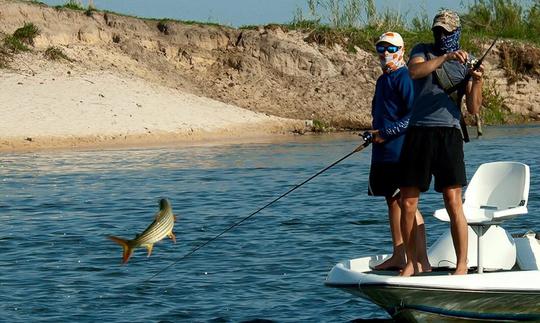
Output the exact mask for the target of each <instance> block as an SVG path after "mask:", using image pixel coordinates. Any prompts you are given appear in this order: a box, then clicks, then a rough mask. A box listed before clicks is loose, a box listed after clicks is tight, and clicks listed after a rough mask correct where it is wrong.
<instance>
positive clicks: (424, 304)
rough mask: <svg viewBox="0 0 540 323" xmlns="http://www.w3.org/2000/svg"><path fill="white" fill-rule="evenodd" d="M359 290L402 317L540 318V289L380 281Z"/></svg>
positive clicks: (516, 319)
mask: <svg viewBox="0 0 540 323" xmlns="http://www.w3.org/2000/svg"><path fill="white" fill-rule="evenodd" d="M359 289H361V291H362V294H363V295H364V297H366V298H367V299H369V300H370V301H371V302H373V303H375V304H377V305H379V306H380V307H382V308H384V309H385V310H386V311H387V312H388V313H389V314H390V315H391V316H392V317H393V318H396V319H399V320H407V321H411V322H414V321H419V322H424V321H426V320H428V321H429V320H430V319H437V320H443V319H444V320H446V321H455V320H474V321H478V320H480V321H482V320H485V321H503V322H505V321H540V292H508V291H485V290H472V289H469V290H459V289H445V288H441V289H439V288H419V287H413V286H406V285H402V286H391V285H380V284H360V286H359Z"/></svg>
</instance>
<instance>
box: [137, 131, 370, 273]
mask: <svg viewBox="0 0 540 323" xmlns="http://www.w3.org/2000/svg"><path fill="white" fill-rule="evenodd" d="M361 136H362V139H364V143H363V144H361V145H360V146H358V147H357V148H355V149H354V150H353V151H351V152H350V153H348V154H347V155H345V156H343V157H342V158H340V159H339V160H337V161H335V162H334V163H332V164H331V165H329V166H327V167H325V168H324V169H322V170H320V171H319V172H317V173H316V174H315V175H313V176H311V177H310V178H308V179H306V180H305V181H303V182H302V183H300V184H298V185H296V186H294V187H293V188H291V189H290V190H288V191H287V192H285V193H283V194H281V195H280V196H279V197H277V198H276V199H274V200H272V201H271V202H269V203H267V204H266V205H265V206H263V207H261V208H260V209H258V210H257V211H255V212H253V213H251V214H250V215H248V216H246V217H245V218H243V219H242V220H240V221H238V222H235V223H233V224H232V225H231V226H229V227H228V228H227V229H225V230H223V231H222V232H221V233H220V234H218V235H216V236H214V237H213V238H211V239H209V240H207V241H206V242H204V243H203V244H201V245H198V246H197V247H195V248H193V249H192V250H191V251H190V252H188V253H187V254H185V255H184V256H182V257H181V258H179V259H178V260H175V261H174V262H172V263H171V264H170V265H168V266H166V267H164V268H163V269H161V270H159V271H158V272H156V273H155V274H154V275H152V277H150V278H148V279H147V280H145V281H144V282H145V283H146V282H149V281H151V280H152V279H154V278H155V277H157V276H158V275H159V274H161V273H162V272H164V271H165V270H167V269H169V268H171V267H172V266H174V265H176V264H177V263H179V262H180V261H182V260H184V259H186V258H187V257H189V256H191V255H192V254H194V253H195V252H196V251H197V250H199V249H201V248H203V247H204V246H206V245H207V244H209V243H210V242H212V241H214V240H217V239H218V238H219V237H221V236H222V235H224V234H225V233H227V232H229V231H230V230H232V229H234V228H235V227H237V226H239V225H240V224H242V223H243V222H245V221H247V220H249V219H250V218H251V217H253V216H254V215H255V214H257V213H259V212H261V211H262V210H264V209H266V208H267V207H269V206H270V205H272V204H274V203H275V202H277V201H279V200H280V199H282V198H283V197H285V196H286V195H288V194H289V193H292V192H293V191H295V190H296V189H298V188H300V187H301V186H302V185H304V184H306V183H307V182H309V181H311V180H312V179H314V178H315V177H317V176H319V175H321V174H322V173H324V172H326V171H327V170H329V169H330V168H332V167H334V166H335V165H337V164H339V163H340V162H342V161H343V160H344V159H346V158H348V157H350V156H351V155H353V154H355V153H357V152H359V151H362V150H363V149H364V148H366V147H367V146H369V144H370V143H371V140H372V139H373V138H372V135H371V133H369V132H364V133H363V134H362V135H361Z"/></svg>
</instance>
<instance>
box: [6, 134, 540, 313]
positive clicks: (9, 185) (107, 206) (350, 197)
mask: <svg viewBox="0 0 540 323" xmlns="http://www.w3.org/2000/svg"><path fill="white" fill-rule="evenodd" d="M486 132H487V135H486V136H485V137H484V138H483V139H481V140H475V141H473V142H471V143H469V144H467V145H466V146H465V154H466V162H467V169H468V177H469V178H470V177H471V176H472V174H473V173H474V170H475V169H476V168H477V167H478V165H480V164H481V163H484V162H490V161H497V160H515V161H521V162H524V163H527V164H529V165H530V167H531V175H532V178H531V193H530V202H529V214H528V215H526V216H522V217H520V218H518V219H515V220H512V221H510V222H508V223H506V224H505V227H506V228H507V229H508V230H509V231H511V232H512V233H520V232H524V231H526V229H533V230H536V231H540V220H539V218H538V212H539V208H540V190H539V187H540V185H539V184H540V180H539V178H540V165H539V162H538V156H539V153H538V147H540V127H507V128H487V129H486ZM358 143H359V140H358V137H356V136H353V135H335V136H321V137H298V138H296V139H287V140H284V141H282V142H277V143H275V142H274V143H257V144H236V145H214V146H189V147H180V148H178V147H174V148H173V147H169V148H160V149H157V148H152V149H129V150H107V151H83V152H80V151H79V152H78V151H68V152H58V151H56V152H39V153H31V154H3V155H0V160H1V164H0V178H1V185H0V196H1V198H0V271H1V274H0V291H1V295H0V299H1V302H0V321H5V322H13V321H30V322H32V321H51V322H60V321H63V322H67V321H69V322H72V321H83V322H87V321H103V322H112V321H124V322H127V321H131V322H157V321H172V322H182V321H186V322H241V321H249V320H257V319H259V320H269V321H276V322H297V321H303V322H308V321H309V322H347V321H351V320H354V319H358V318H363V319H367V318H381V319H385V318H388V316H387V315H386V313H385V312H384V311H382V310H380V309H378V308H377V307H375V306H374V305H371V304H370V303H369V302H366V301H363V300H361V299H358V298H354V297H353V296H351V295H349V294H347V293H345V292H342V291H340V290H337V289H331V288H327V287H324V278H325V276H326V273H327V272H328V271H329V270H330V269H331V267H332V266H333V265H334V264H335V263H337V262H338V261H340V260H343V259H348V258H353V257H359V256H363V255H371V254H374V253H383V252H389V251H391V242H390V241H391V240H390V235H389V233H388V223H387V219H386V214H385V204H384V201H383V200H382V199H380V198H369V197H368V196H367V195H366V181H367V174H368V171H369V160H370V151H369V150H370V149H366V150H365V151H362V152H360V153H358V154H355V155H353V156H352V157H350V158H349V159H347V160H345V161H344V162H342V163H340V164H338V165H337V166H336V167H334V168H332V169H330V170H329V171H327V172H326V173H324V174H323V175H321V176H319V177H317V178H316V179H314V180H313V181H312V182H310V183H308V184H306V185H305V186H303V187H301V188H300V189H298V190H296V191H295V192H293V193H291V194H290V195H288V196H287V197H285V198H284V199H282V200H280V201H279V202H277V203H275V204H274V205H273V206H271V207H270V208H268V209H265V210H264V211H262V212H261V213H259V214H257V215H256V216H254V217H252V218H251V219H249V220H248V221H246V222H244V223H243V224H242V225H241V226H238V227H236V228H234V229H233V230H231V231H230V232H228V233H226V234H225V235H223V236H222V237H220V238H219V239H217V240H216V241H214V242H212V243H210V244H208V245H207V246H206V247H204V248H202V249H200V250H198V251H197V252H196V253H194V254H193V255H192V256H190V257H188V258H186V259H184V260H182V261H179V262H178V263H176V264H175V265H173V266H172V267H170V268H169V269H167V270H165V271H164V272H162V273H161V274H160V275H158V276H157V277H156V278H154V279H153V280H151V281H149V282H148V281H146V282H145V280H147V279H148V278H150V277H151V276H152V275H153V274H154V273H156V272H158V271H159V270H161V269H163V268H165V267H166V266H168V265H170V264H171V263H172V262H174V261H176V260H178V259H179V258H180V257H182V256H183V255H185V254H186V253H188V252H189V251H190V250H192V249H193V248H195V247H196V246H198V245H200V244H201V243H204V242H205V241H207V240H208V239H211V238H212V237H214V236H216V235H217V234H219V233H220V232H222V231H223V230H225V229H226V228H227V227H229V226H230V225H231V224H233V223H235V222H237V221H240V220H241V219H243V218H244V217H246V216H248V215H249V214H250V213H251V212H253V211H255V210H257V209H258V208H259V207H261V206H263V205H265V204H266V203H268V202H269V201H271V200H273V199H274V198H276V197H278V196H279V195H280V194H282V193H284V192H286V191H287V190H289V189H290V188H292V187H293V185H295V184H297V183H300V182H302V181H303V180H304V179H306V178H308V177H309V176H311V175H313V174H315V173H316V172H317V171H319V170H320V169H322V168H324V167H325V166H327V165H329V164H331V163H332V162H334V161H335V160H337V159H339V158H341V157H342V156H344V155H346V154H347V153H349V152H350V151H352V150H353V149H354V148H355V146H356V145H357V144H358ZM160 197H167V198H169V199H170V201H171V203H172V205H173V209H174V211H175V213H176V214H177V215H178V216H179V219H178V222H177V223H176V229H175V232H176V235H177V239H178V243H176V244H173V243H172V242H171V241H170V240H168V239H166V240H164V241H162V242H160V243H158V244H157V245H156V246H155V247H154V252H153V254H152V256H151V257H150V258H147V257H146V251H145V250H143V249H139V250H137V251H136V252H135V254H134V255H133V257H132V258H131V260H130V262H129V263H128V264H127V265H125V266H121V265H120V260H121V248H120V247H119V246H118V245H116V244H114V243H113V242H112V241H110V240H108V239H106V236H107V235H110V234H114V235H118V236H123V237H129V238H131V237H133V236H134V235H135V234H136V233H138V232H140V231H142V230H143V229H144V228H145V227H146V226H147V225H148V224H149V223H150V222H151V221H152V219H153V214H154V213H155V212H156V211H157V208H158V200H159V198H160ZM441 207H442V201H441V199H440V196H439V195H437V194H435V193H433V192H430V193H427V194H425V195H423V196H422V199H421V210H422V211H423V213H424V214H425V216H426V223H427V230H428V243H429V242H433V241H435V239H436V237H437V235H438V234H440V233H441V232H442V230H443V229H445V228H446V227H447V224H445V223H438V222H437V220H436V219H434V218H433V217H431V214H432V213H433V211H434V210H435V209H438V208H441Z"/></svg>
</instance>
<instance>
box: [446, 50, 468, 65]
mask: <svg viewBox="0 0 540 323" xmlns="http://www.w3.org/2000/svg"><path fill="white" fill-rule="evenodd" d="M444 57H445V60H446V61H458V62H460V63H461V64H465V63H466V62H467V60H468V59H469V53H467V52H466V51H464V50H461V49H459V50H456V51H455V52H451V53H447V54H444Z"/></svg>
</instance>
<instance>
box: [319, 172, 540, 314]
mask: <svg viewBox="0 0 540 323" xmlns="http://www.w3.org/2000/svg"><path fill="white" fill-rule="evenodd" d="M529 181H530V175H529V167H528V166H527V165H525V164H522V163H517V162H494V163H487V164H482V165H481V166H480V167H479V168H478V170H477V171H476V173H475V174H474V176H473V178H472V180H471V182H470V184H469V186H468V187H467V190H466V192H465V202H464V205H463V208H464V212H465V217H466V218H467V222H468V224H469V248H468V255H467V256H468V266H469V269H470V272H469V274H468V275H455V276H454V275H450V273H451V272H452V271H453V269H454V268H455V263H456V255H455V252H454V248H453V244H452V238H451V235H450V230H448V231H446V232H445V233H444V234H443V235H441V237H439V239H438V240H437V241H436V242H435V243H434V244H433V245H432V246H431V247H430V248H429V249H428V258H429V261H430V264H431V266H432V268H433V271H432V272H430V273H424V274H420V275H417V276H413V277H400V276H398V272H397V271H374V270H372V268H373V267H374V266H376V265H377V264H379V263H381V262H383V261H384V260H385V259H386V258H387V257H388V256H389V255H379V256H371V257H363V258H357V259H352V260H346V261H343V262H340V263H338V264H337V265H335V266H334V267H333V268H332V270H331V271H330V273H329V274H328V276H327V278H326V282H325V284H326V285H327V286H330V287H336V288H340V289H343V290H345V291H347V292H350V293H352V294H354V295H356V296H359V297H362V298H364V299H367V300H369V301H371V302H373V303H374V304H377V305H378V306H380V307H381V308H383V309H384V310H386V311H387V312H388V313H389V314H390V315H391V316H392V317H393V318H394V319H396V320H398V321H408V322H425V321H432V322H441V321H456V320H458V321H461V320H471V321H538V322H540V240H538V238H539V236H538V235H536V234H535V233H531V232H529V233H527V234H524V235H521V236H519V237H512V236H511V235H510V234H508V232H506V230H504V229H503V228H502V227H501V223H503V222H504V221H506V220H509V219H512V218H514V217H517V216H519V215H522V214H526V213H527V201H528V195H529ZM434 216H435V217H436V218H438V219H440V220H442V221H449V218H448V214H447V213H446V210H444V209H442V210H437V211H436V212H435V214H434Z"/></svg>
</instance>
